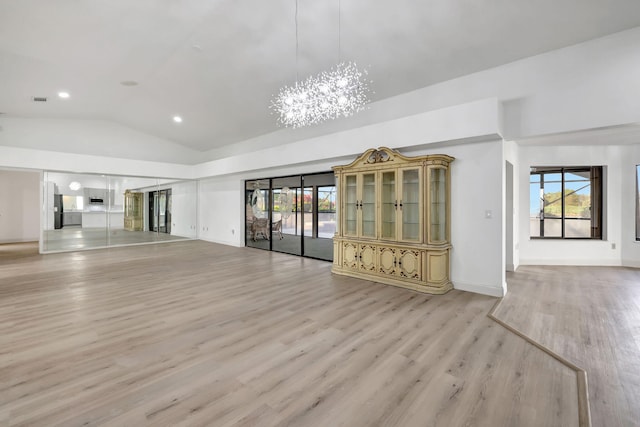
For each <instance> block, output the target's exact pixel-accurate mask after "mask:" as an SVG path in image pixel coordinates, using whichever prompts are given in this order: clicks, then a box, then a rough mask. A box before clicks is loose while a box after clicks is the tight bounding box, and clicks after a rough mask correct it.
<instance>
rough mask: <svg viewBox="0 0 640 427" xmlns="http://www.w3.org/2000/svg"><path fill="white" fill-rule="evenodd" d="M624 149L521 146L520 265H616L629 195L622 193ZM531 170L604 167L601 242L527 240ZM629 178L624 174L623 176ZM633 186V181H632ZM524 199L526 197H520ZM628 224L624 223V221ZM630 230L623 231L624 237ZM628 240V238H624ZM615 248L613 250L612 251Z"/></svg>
mask: <svg viewBox="0 0 640 427" xmlns="http://www.w3.org/2000/svg"><path fill="white" fill-rule="evenodd" d="M628 150H629V147H624V146H602V145H600V146H550V145H543V146H521V147H520V148H519V158H520V161H519V168H520V170H519V176H518V180H519V191H520V194H522V195H523V197H520V209H519V211H520V216H519V224H520V239H519V240H520V264H522V265H539V264H542V265H620V264H621V259H622V252H621V250H622V249H621V246H622V245H621V243H622V242H623V241H624V239H623V228H622V226H621V224H622V221H621V220H622V218H623V215H624V216H628V215H629V213H628V212H623V210H622V200H623V198H624V197H626V198H629V197H630V196H632V195H633V193H632V192H627V191H625V190H624V189H623V186H622V184H623V180H622V173H623V172H622V171H623V158H624V157H625V155H626V153H627V151H628ZM531 166H606V172H605V175H606V176H605V180H604V184H605V185H604V189H603V193H604V195H605V198H606V208H605V212H604V215H603V220H604V224H603V225H604V236H603V240H545V239H531V238H530V236H529V168H530V167H531ZM625 175H627V178H625V180H626V179H628V175H630V174H629V173H628V172H627V173H626V174H625ZM632 182H633V181H632ZM524 195H526V197H525V196H524ZM627 222H628V221H627ZM631 230H633V228H631V229H627V228H626V227H625V230H624V233H625V236H626V235H627V234H629V232H631ZM627 240H628V237H627ZM612 244H615V249H613V248H612Z"/></svg>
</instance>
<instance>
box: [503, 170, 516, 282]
mask: <svg viewBox="0 0 640 427" xmlns="http://www.w3.org/2000/svg"><path fill="white" fill-rule="evenodd" d="M505 180H506V182H505V269H506V270H507V271H515V262H514V240H513V236H514V230H513V227H514V214H515V211H514V203H513V165H512V164H511V163H510V162H505Z"/></svg>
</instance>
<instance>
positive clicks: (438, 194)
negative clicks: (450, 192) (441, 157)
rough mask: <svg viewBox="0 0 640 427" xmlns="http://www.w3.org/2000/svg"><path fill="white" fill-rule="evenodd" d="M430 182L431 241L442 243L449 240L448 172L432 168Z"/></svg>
mask: <svg viewBox="0 0 640 427" xmlns="http://www.w3.org/2000/svg"><path fill="white" fill-rule="evenodd" d="M429 182H430V188H429V198H430V203H429V218H430V220H429V240H430V241H431V242H442V241H445V240H446V239H447V236H446V230H447V206H446V190H447V182H446V171H445V170H444V169H443V168H431V169H430V172H429Z"/></svg>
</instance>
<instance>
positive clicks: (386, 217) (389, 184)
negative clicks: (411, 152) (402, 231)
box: [380, 171, 398, 240]
mask: <svg viewBox="0 0 640 427" xmlns="http://www.w3.org/2000/svg"><path fill="white" fill-rule="evenodd" d="M397 206H398V199H397V198H396V172H395V171H388V172H382V191H381V213H380V215H381V225H382V229H381V236H380V238H382V239H390V240H395V239H396V209H397Z"/></svg>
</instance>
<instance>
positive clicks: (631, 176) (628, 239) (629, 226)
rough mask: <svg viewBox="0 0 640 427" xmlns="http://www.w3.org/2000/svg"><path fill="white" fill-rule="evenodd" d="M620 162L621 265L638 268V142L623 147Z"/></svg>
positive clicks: (639, 252) (639, 263)
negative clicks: (636, 221) (636, 218)
mask: <svg viewBox="0 0 640 427" xmlns="http://www.w3.org/2000/svg"><path fill="white" fill-rule="evenodd" d="M622 152H623V157H622V162H621V170H620V174H621V177H622V179H621V181H622V182H621V186H620V187H621V191H622V194H623V197H622V218H621V221H620V222H621V224H622V230H623V234H622V237H621V239H620V246H621V249H622V265H625V266H629V267H638V268H640V242H639V241H636V240H635V231H636V224H635V215H636V204H635V203H636V200H635V197H634V195H635V194H636V184H635V183H636V165H640V144H637V145H632V146H628V147H623V150H622Z"/></svg>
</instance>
